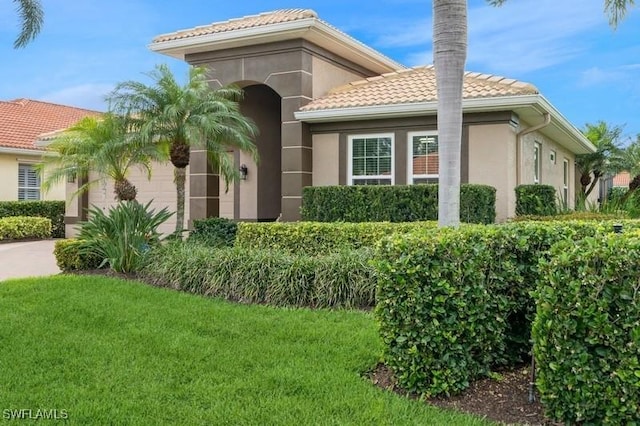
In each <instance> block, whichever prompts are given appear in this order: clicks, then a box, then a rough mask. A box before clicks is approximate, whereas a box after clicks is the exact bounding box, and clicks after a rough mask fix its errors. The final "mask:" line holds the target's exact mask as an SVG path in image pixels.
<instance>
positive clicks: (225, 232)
mask: <svg viewBox="0 0 640 426" xmlns="http://www.w3.org/2000/svg"><path fill="white" fill-rule="evenodd" d="M237 230H238V224H237V223H236V222H234V221H233V220H230V219H225V218H223V217H209V218H206V219H197V220H194V221H193V231H191V233H190V234H189V241H194V242H198V243H205V244H208V245H210V246H213V247H223V246H227V247H231V246H232V245H233V243H234V241H235V240H236V232H237Z"/></svg>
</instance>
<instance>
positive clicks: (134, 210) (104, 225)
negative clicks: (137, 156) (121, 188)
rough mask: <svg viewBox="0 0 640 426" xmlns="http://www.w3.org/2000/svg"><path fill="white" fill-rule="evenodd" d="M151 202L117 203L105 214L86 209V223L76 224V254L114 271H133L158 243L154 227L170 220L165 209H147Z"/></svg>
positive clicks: (158, 237)
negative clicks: (105, 265) (101, 262)
mask: <svg viewBox="0 0 640 426" xmlns="http://www.w3.org/2000/svg"><path fill="white" fill-rule="evenodd" d="M150 206H151V201H149V202H148V203H147V204H146V205H142V204H140V203H138V202H137V201H135V200H134V201H121V202H119V203H118V204H117V205H116V206H113V207H110V208H109V211H108V212H107V213H106V214H105V213H104V212H103V211H102V209H100V208H99V207H95V206H94V207H92V208H90V209H89V221H87V222H83V223H81V225H80V232H79V233H78V240H79V241H80V253H81V254H83V255H87V256H95V257H99V258H101V259H104V262H105V263H107V264H108V265H109V267H110V268H111V269H113V270H114V271H116V272H122V273H131V272H136V271H137V270H138V269H139V268H140V267H141V266H142V264H143V262H144V256H145V254H146V253H147V251H148V250H149V249H150V248H151V247H152V246H154V245H157V244H158V243H159V242H160V236H161V234H160V233H159V232H158V226H160V225H161V224H162V223H164V222H165V221H166V220H167V219H169V218H170V217H171V215H172V214H173V213H170V212H169V211H168V210H167V209H166V208H163V209H162V210H160V211H159V212H157V213H156V212H155V210H153V209H150V208H149V207H150Z"/></svg>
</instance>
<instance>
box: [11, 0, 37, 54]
mask: <svg viewBox="0 0 640 426" xmlns="http://www.w3.org/2000/svg"><path fill="white" fill-rule="evenodd" d="M13 2H14V3H15V4H16V7H17V12H18V15H20V25H21V30H20V34H19V35H18V38H17V39H16V40H15V41H14V43H13V47H14V48H15V49H17V48H20V47H24V46H26V45H27V43H29V42H30V41H31V40H33V39H34V38H35V37H36V35H38V33H39V32H40V29H41V28H42V23H43V21H44V12H43V11H42V5H41V4H40V1H39V0H13Z"/></svg>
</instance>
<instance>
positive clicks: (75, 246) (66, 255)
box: [53, 239, 104, 272]
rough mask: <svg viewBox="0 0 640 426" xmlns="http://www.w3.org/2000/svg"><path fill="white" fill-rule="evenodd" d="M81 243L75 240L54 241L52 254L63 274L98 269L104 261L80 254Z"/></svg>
mask: <svg viewBox="0 0 640 426" xmlns="http://www.w3.org/2000/svg"><path fill="white" fill-rule="evenodd" d="M81 246H82V243H81V242H80V241H79V240H76V239H66V240H58V241H56V244H55V247H54V249H53V254H54V256H55V257H56V263H57V264H58V268H60V270H62V271H64V272H72V271H87V270H91V269H98V268H99V267H100V265H101V264H102V263H103V260H104V259H101V258H100V257H97V256H95V255H90V254H83V253H81Z"/></svg>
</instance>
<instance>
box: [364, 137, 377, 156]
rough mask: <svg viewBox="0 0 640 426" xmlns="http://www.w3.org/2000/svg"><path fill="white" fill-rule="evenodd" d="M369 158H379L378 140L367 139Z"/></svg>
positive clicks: (366, 151)
mask: <svg viewBox="0 0 640 426" xmlns="http://www.w3.org/2000/svg"><path fill="white" fill-rule="evenodd" d="M365 153H366V156H367V157H377V156H378V139H367V140H366V150H365Z"/></svg>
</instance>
